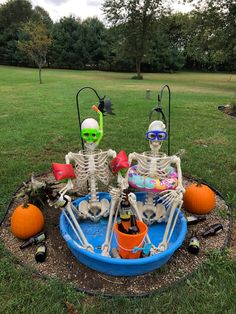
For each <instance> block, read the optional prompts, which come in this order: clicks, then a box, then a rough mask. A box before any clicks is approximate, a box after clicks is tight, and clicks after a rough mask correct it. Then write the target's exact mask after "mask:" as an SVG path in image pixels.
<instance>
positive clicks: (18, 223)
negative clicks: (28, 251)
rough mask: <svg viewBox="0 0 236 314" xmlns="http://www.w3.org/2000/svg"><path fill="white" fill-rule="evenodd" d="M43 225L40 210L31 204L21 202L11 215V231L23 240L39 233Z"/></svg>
mask: <svg viewBox="0 0 236 314" xmlns="http://www.w3.org/2000/svg"><path fill="white" fill-rule="evenodd" d="M43 226H44V217H43V214H42V212H41V210H40V209H39V208H38V207H36V206H35V205H33V204H21V205H20V206H18V207H16V208H15V209H14V212H13V214H12V216H11V231H12V233H13V234H14V236H16V237H17V238H19V239H22V240H25V239H28V238H30V237H33V236H34V235H35V234H37V233H39V232H40V231H41V230H42V229H43Z"/></svg>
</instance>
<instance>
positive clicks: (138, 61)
mask: <svg viewBox="0 0 236 314" xmlns="http://www.w3.org/2000/svg"><path fill="white" fill-rule="evenodd" d="M141 62H142V60H141V58H138V57H136V72H137V79H138V80H142V79H143V76H142V74H141Z"/></svg>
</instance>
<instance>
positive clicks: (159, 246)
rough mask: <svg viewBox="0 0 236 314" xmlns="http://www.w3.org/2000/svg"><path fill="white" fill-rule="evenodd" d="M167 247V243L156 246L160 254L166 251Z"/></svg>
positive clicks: (163, 242)
mask: <svg viewBox="0 0 236 314" xmlns="http://www.w3.org/2000/svg"><path fill="white" fill-rule="evenodd" d="M167 246H168V244H167V242H166V241H162V242H161V243H160V244H159V245H158V248H157V249H158V250H159V251H160V252H164V251H165V250H166V249H167Z"/></svg>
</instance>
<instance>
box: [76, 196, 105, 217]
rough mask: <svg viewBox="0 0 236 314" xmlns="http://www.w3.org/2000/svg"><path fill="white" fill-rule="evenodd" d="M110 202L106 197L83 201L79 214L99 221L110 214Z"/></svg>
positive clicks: (79, 207)
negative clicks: (98, 199)
mask: <svg viewBox="0 0 236 314" xmlns="http://www.w3.org/2000/svg"><path fill="white" fill-rule="evenodd" d="M109 208H110V203H109V201H108V200H107V199H106V198H103V199H101V200H100V201H85V200H83V201H81V202H80V203H79V206H78V215H79V217H81V218H83V219H86V218H88V219H91V220H93V221H98V220H99V219H100V218H101V217H106V216H107V215H108V214H109Z"/></svg>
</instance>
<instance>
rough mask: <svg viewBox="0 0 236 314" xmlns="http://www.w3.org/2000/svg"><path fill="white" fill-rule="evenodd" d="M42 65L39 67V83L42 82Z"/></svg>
mask: <svg viewBox="0 0 236 314" xmlns="http://www.w3.org/2000/svg"><path fill="white" fill-rule="evenodd" d="M41 71H42V67H39V83H40V84H42V83H43V82H42V76H41Z"/></svg>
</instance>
